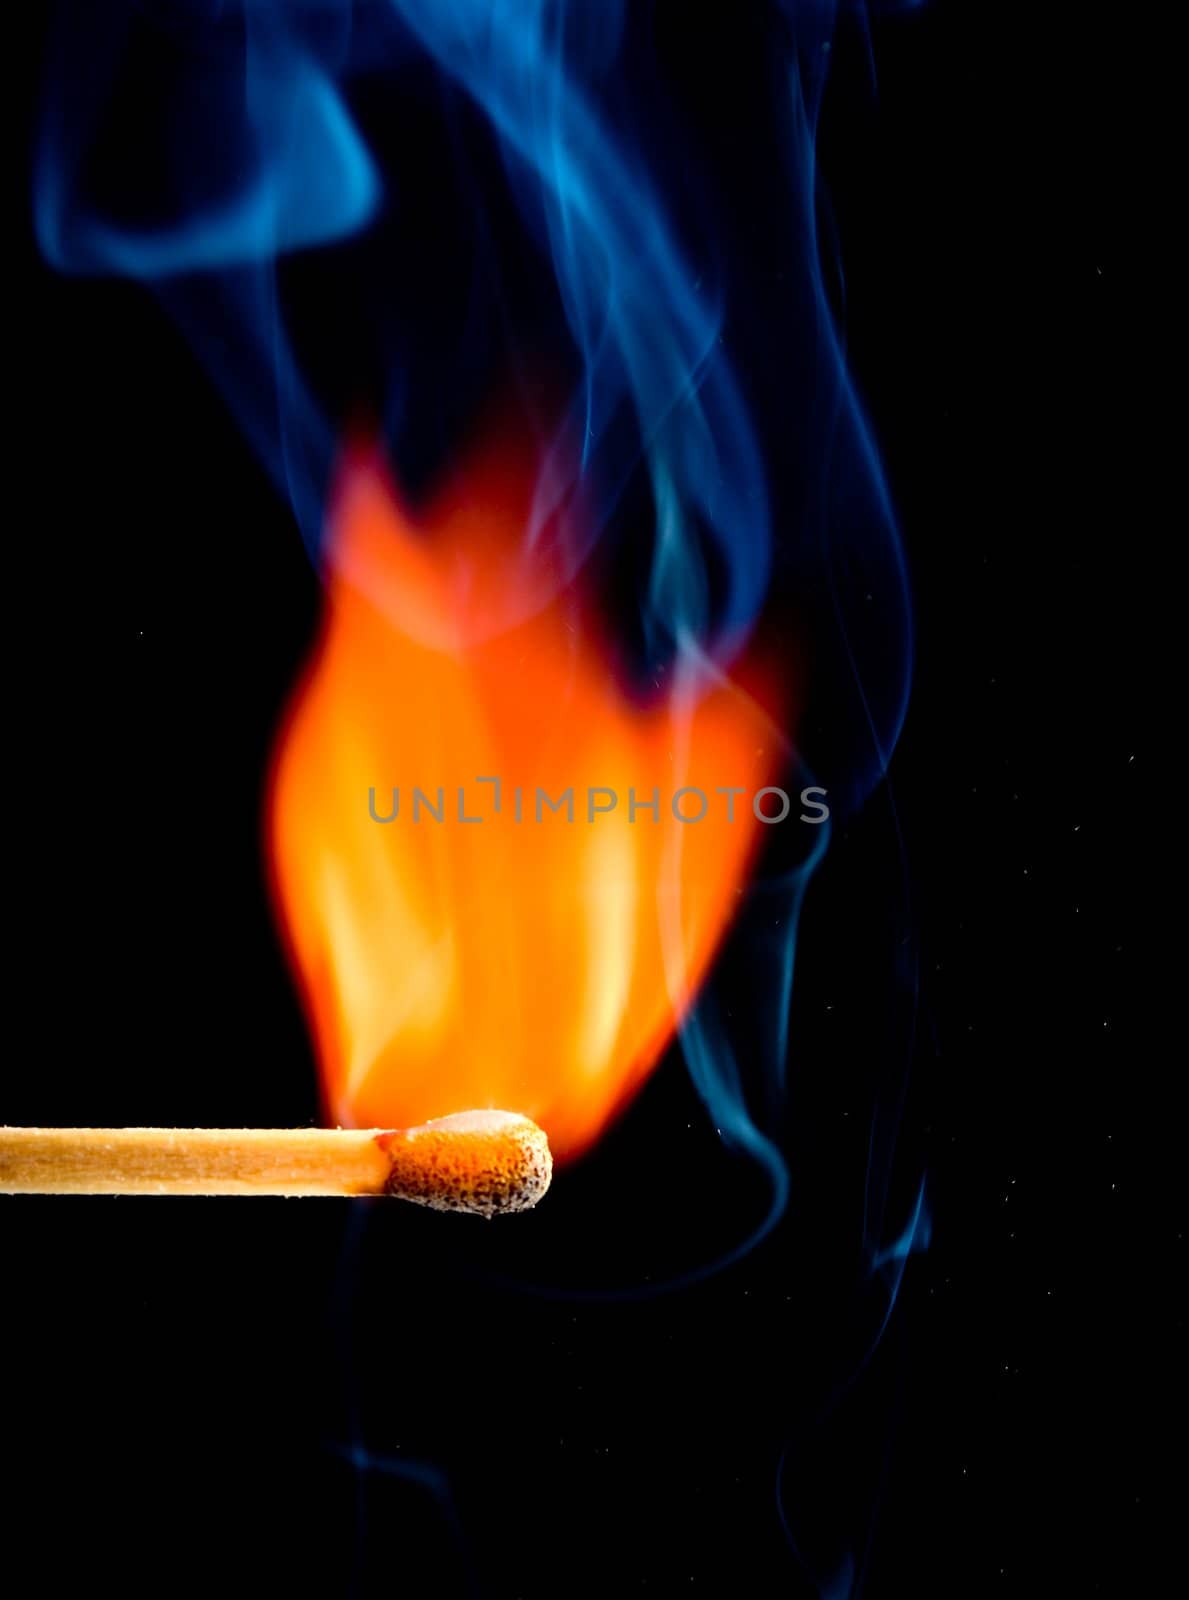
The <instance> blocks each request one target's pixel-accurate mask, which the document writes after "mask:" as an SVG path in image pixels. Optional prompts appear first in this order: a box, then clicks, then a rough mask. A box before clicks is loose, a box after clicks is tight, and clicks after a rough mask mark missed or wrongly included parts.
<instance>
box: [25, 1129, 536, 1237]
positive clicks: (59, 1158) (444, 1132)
mask: <svg viewBox="0 0 1189 1600" xmlns="http://www.w3.org/2000/svg"><path fill="white" fill-rule="evenodd" d="M551 1172H552V1162H551V1160H550V1155H549V1143H548V1140H547V1139H546V1137H545V1135H544V1133H543V1132H542V1131H541V1129H540V1128H538V1127H537V1125H536V1123H534V1122H532V1121H530V1120H529V1118H527V1117H522V1116H518V1115H515V1114H513V1113H510V1112H503V1111H475V1112H463V1113H460V1114H459V1115H456V1116H451V1117H442V1118H440V1119H439V1120H438V1121H436V1122H427V1123H423V1124H422V1125H421V1126H420V1127H417V1128H408V1129H403V1130H402V1129H393V1130H384V1129H375V1128H370V1129H368V1128H365V1129H355V1128H0V1193H6V1194H157V1195H164V1194H204V1195H396V1196H398V1197H399V1198H402V1199H407V1200H414V1201H416V1202H418V1203H419V1204H421V1205H428V1206H433V1207H435V1208H436V1209H439V1210H448V1211H470V1212H475V1213H478V1214H479V1215H482V1216H492V1215H494V1214H495V1213H496V1212H497V1211H523V1210H525V1209H527V1208H528V1207H529V1206H532V1205H534V1204H535V1203H536V1201H537V1200H538V1199H539V1198H540V1196H541V1195H542V1194H543V1193H544V1192H545V1190H546V1189H547V1188H548V1186H549V1179H550V1176H551Z"/></svg>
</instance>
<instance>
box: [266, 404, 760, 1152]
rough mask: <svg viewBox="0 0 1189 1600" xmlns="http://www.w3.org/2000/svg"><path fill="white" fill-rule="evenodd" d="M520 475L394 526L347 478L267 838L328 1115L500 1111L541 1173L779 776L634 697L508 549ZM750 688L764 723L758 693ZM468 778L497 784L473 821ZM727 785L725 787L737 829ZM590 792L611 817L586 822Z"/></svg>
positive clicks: (662, 1020)
mask: <svg viewBox="0 0 1189 1600" xmlns="http://www.w3.org/2000/svg"><path fill="white" fill-rule="evenodd" d="M533 478H534V472H533V470H532V463H531V462H530V461H529V459H528V457H527V454H526V452H524V450H523V449H521V448H519V447H518V446H517V444H516V443H515V442H514V441H513V442H510V441H508V440H507V439H506V438H502V437H500V436H499V435H493V436H492V437H491V438H490V439H489V440H488V442H487V444H486V445H484V446H482V447H481V448H480V449H479V450H478V451H477V452H475V454H474V456H473V457H472V459H471V460H470V462H469V464H468V467H467V470H466V472H465V474H464V475H462V476H461V477H460V478H459V479H458V480H457V481H456V482H455V483H454V484H453V485H452V486H451V487H450V488H449V489H448V490H446V491H444V492H443V493H442V494H441V495H440V496H439V498H438V500H437V501H436V502H435V503H434V504H433V505H432V506H431V507H430V508H429V510H428V511H427V512H425V513H423V514H421V515H420V516H419V517H418V519H417V520H416V521H414V520H413V518H412V517H411V516H410V515H409V514H408V513H407V512H406V510H405V509H404V508H403V507H402V506H401V504H400V501H399V499H398V497H397V495H396V492H395V490H394V488H393V486H392V484H391V482H390V480H389V478H388V477H387V475H386V474H385V472H384V470H383V468H382V466H381V465H380V464H379V462H378V460H377V459H376V458H375V457H374V456H373V455H370V454H368V453H366V452H363V451H358V450H357V451H354V452H351V453H350V454H349V456H348V458H347V462H346V465H345V467H344V471H343V477H342V482H341V485H340V490H339V493H338V495H337V498H336V503H335V510H334V512H333V515H332V520H331V526H330V532H329V538H328V557H327V568H328V583H327V597H326V609H325V617H324V623H323V628H322V632H321V636H320V639H319V641H318V643H317V645H316V647H315V650H314V652H313V657H312V660H311V662H310V664H309V667H308V669H307V671H306V673H305V675H304V677H303V679H302V681H301V683H300V684H299V686H298V688H297V691H296V693H295V696H294V699H293V702H292V704H291V706H290V709H289V713H288V716H287V717H286V719H285V723H284V726H283V728H282V730H281V734H280V737H279V740H278V745H277V750H276V754H275V762H274V768H273V779H272V785H271V792H270V797H269V813H268V823H269V844H270V851H271V863H270V864H271V869H272V879H273V887H274V896H275V900H276V903H277V908H278V912H279V915H280V918H281V921H282V924H283V927H284V930H285V934H286V938H287V945H288V950H289V954H290V958H291V960H292V963H293V965H294V967H295V970H296V973H297V976H298V979H299V983H300V986H301V990H302V994H303V999H304V1002H305V1007H306V1011H307V1014H308V1017H309V1021H310V1025H311V1027H312V1029H313V1033H314V1037H315V1041H316V1047H317V1053H318V1060H319V1068H320V1072H321V1074H322V1082H323V1089H324V1095H325V1100H326V1109H327V1113H328V1115H329V1116H330V1118H331V1119H332V1120H333V1121H335V1122H338V1123H342V1124H343V1125H346V1126H352V1125H353V1126H376V1127H408V1126H411V1125H413V1124H416V1123H421V1122H425V1121H428V1120H429V1119H431V1118H436V1117H442V1116H447V1115H449V1114H451V1113H454V1112H458V1111H463V1110H471V1109H484V1108H491V1107H499V1108H501V1109H503V1110H506V1111H518V1112H523V1113H524V1114H526V1115H527V1116H530V1117H532V1118H533V1119H534V1120H535V1121H536V1122H538V1123H539V1124H540V1125H541V1126H542V1127H543V1128H544V1129H545V1130H546V1132H547V1133H548V1135H549V1138H550V1142H551V1144H552V1146H553V1151H554V1154H555V1156H556V1157H557V1158H558V1159H559V1160H565V1159H566V1158H567V1157H572V1156H574V1155H576V1154H579V1153H580V1152H581V1151H582V1150H583V1149H584V1148H586V1147H587V1146H588V1145H589V1144H590V1143H591V1142H592V1141H593V1140H594V1139H595V1138H596V1137H597V1136H598V1134H599V1133H600V1131H601V1130H602V1129H603V1128H604V1127H605V1126H606V1124H607V1122H608V1121H609V1119H610V1118H611V1117H612V1116H613V1115H614V1114H615V1113H616V1111H617V1110H618V1109H619V1108H620V1107H621V1106H622V1105H623V1104H624V1103H625V1102H626V1100H627V1099H628V1098H629V1097H630V1095H631V1094H632V1093H633V1092H634V1091H635V1090H636V1089H637V1088H638V1087H639V1085H640V1084H641V1082H642V1081H643V1079H644V1077H645V1076H646V1075H647V1073H648V1072H649V1071H650V1070H651V1068H652V1067H653V1065H654V1064H655V1062H656V1061H657V1059H658V1057H659V1055H660V1054H661V1052H662V1050H663V1049H664V1046H665V1044H666V1043H667V1041H668V1039H669V1038H670V1036H671V1034H672V1031H673V1029H674V1027H675V1025H676V1023H677V1021H678V1019H679V1018H680V1016H681V1014H682V1012H683V1011H684V1010H685V1008H686V1007H687V1006H688V1004H689V1003H690V1001H691V999H692V997H693V995H694V993H695V992H696V989H697V985H698V983H699V982H700V981H701V979H702V977H703V976H704V974H705V970H706V967H707V964H708V962H709V960H710V958H711V956H712V955H713V952H714V949H715V947H716V945H717V943H718V940H719V938H720V937H721V935H722V932H723V930H724V929H725V927H726V924H727V922H728V920H729V918H730V916H731V914H732V911H733V909H734V907H735V905H736V903H737V898H738V895H739V893H740V892H741V888H742V884H743V880H744V875H745V872H746V869H747V864H748V861H749V859H750V856H751V854H752V852H753V850H754V847H755V843H756V835H757V832H758V826H757V823H756V821H755V819H754V816H753V812H752V806H751V795H752V793H754V791H755V790H756V789H758V788H760V787H762V786H763V785H764V784H766V783H769V782H770V781H772V777H771V775H772V773H773V771H774V770H775V768H776V766H777V764H778V763H779V761H780V759H781V756H782V751H781V749H780V747H779V745H780V741H779V736H778V735H777V734H776V733H775V731H774V729H773V725H772V723H771V721H770V720H769V717H768V715H767V714H766V712H765V711H764V710H762V709H761V707H760V705H759V703H758V700H757V698H755V697H754V695H753V693H749V692H745V690H744V689H743V688H742V687H741V685H740V684H739V683H731V682H726V681H719V682H717V683H714V684H713V685H711V686H710V687H706V686H705V685H702V686H700V687H699V691H698V693H697V694H696V695H695V694H694V693H693V692H692V690H691V688H690V685H689V684H688V682H687V683H686V684H685V685H684V686H682V685H678V686H675V687H673V688H672V689H671V690H670V691H669V692H667V693H659V694H658V696H657V697H656V698H654V699H653V700H651V701H650V702H649V703H648V704H647V705H646V706H641V705H640V704H638V703H636V702H635V701H634V700H633V698H632V696H631V695H630V694H628V693H627V692H626V691H625V690H624V688H623V687H622V685H621V684H620V683H619V682H618V681H617V680H616V678H615V675H614V673H613V672H612V670H611V665H610V657H609V652H608V650H607V648H606V644H605V640H604V638H603V637H602V635H601V634H600V631H599V630H598V628H597V627H596V626H595V625H594V624H593V622H592V618H591V615H590V612H589V609H588V608H587V607H586V606H585V604H584V602H583V598H582V595H581V593H580V592H579V590H578V588H577V587H576V586H575V585H572V584H571V585H566V584H563V583H560V582H559V580H558V578H557V574H556V572H555V571H554V570H553V567H552V558H551V556H550V554H549V551H548V550H546V549H544V548H538V549H537V550H536V551H535V552H534V550H533V548H532V547H531V544H529V545H528V546H526V541H525V540H524V537H523V531H524V527H525V523H526V520H527V518H528V515H529V501H530V493H531V486H532V482H533ZM750 687H751V688H752V690H757V689H758V690H760V692H761V693H762V694H765V695H766V697H767V698H769V700H771V698H772V696H771V685H770V684H766V685H761V684H760V680H759V677H758V675H755V674H753V681H752V683H751V685H750ZM481 777H486V778H498V779H499V780H500V782H499V811H498V814H497V812H496V810H495V803H496V785H495V784H494V783H477V781H476V780H477V779H478V778H481ZM728 786H730V787H737V788H740V789H743V790H745V791H746V793H744V794H740V795H738V796H737V797H736V799H735V802H734V821H733V822H732V821H729V820H728V809H729V807H728V799H727V797H726V796H725V795H723V794H721V793H719V792H717V791H718V790H719V789H720V788H723V787H728ZM683 787H694V788H699V789H701V790H702V791H703V792H704V793H705V794H706V795H707V796H708V800H709V805H708V809H707V813H706V816H705V817H704V818H703V819H702V820H701V821H698V822H690V823H685V824H683V823H681V822H679V821H677V820H676V818H675V817H674V815H673V811H672V805H671V799H672V795H673V794H674V792H675V791H677V790H678V789H681V788H683ZM415 788H419V789H420V790H421V791H422V794H423V795H424V796H425V797H427V799H428V801H429V802H430V804H431V805H432V806H433V808H434V810H436V809H437V806H438V802H439V794H438V791H439V790H441V805H442V820H441V821H437V820H436V819H435V816H434V814H433V812H432V811H431V810H430V809H429V807H428V806H427V805H426V804H425V803H424V802H423V801H419V802H417V805H416V815H415V814H414V801H415V796H414V789H415ZM370 789H374V790H375V791H376V803H375V810H376V814H377V815H378V816H387V815H388V814H389V813H390V811H391V809H392V794H393V790H394V789H396V790H398V791H399V812H398V815H397V817H396V819H395V820H394V821H393V822H390V823H377V822H376V821H375V820H373V818H372V816H371V814H370V811H369V798H368V796H369V790H370ZM592 789H596V790H599V791H610V792H611V793H613V794H614V795H615V796H616V804H615V808H614V809H613V810H607V811H604V810H599V811H597V812H596V813H595V814H594V816H593V818H592V817H591V814H590V812H589V810H588V806H589V803H590V794H589V791H590V790H592ZM460 790H461V791H462V800H461V802H460V798H459V791H460ZM517 790H519V791H520V799H519V803H518V802H517V795H516V791H517ZM632 790H634V791H635V795H636V798H637V801H639V802H645V801H650V800H651V799H652V797H653V791H654V790H656V791H658V799H659V805H658V808H657V810H658V813H659V816H658V818H657V819H656V820H654V815H653V812H652V810H651V808H649V809H644V807H643V804H641V805H639V806H638V807H637V809H636V814H635V818H634V820H632V818H631V817H630V816H629V791H632ZM538 791H541V792H543V794H544V795H547V796H548V797H549V800H551V801H553V802H555V803H556V802H557V801H558V800H559V797H564V796H565V795H566V794H567V792H568V791H572V792H573V821H569V820H568V807H567V806H566V804H565V803H564V801H563V803H562V804H561V806H560V808H559V809H558V810H556V811H554V810H551V809H550V807H549V805H548V804H546V803H544V802H543V801H542V802H540V810H539V811H538V803H539V802H538ZM595 804H596V805H597V806H606V805H608V804H609V800H608V796H607V794H605V793H600V794H598V795H596V796H595ZM699 806H700V802H699V800H698V799H697V797H696V796H693V795H691V796H688V797H686V800H685V802H684V808H685V809H686V811H687V812H689V813H690V814H693V813H696V812H697V811H698V809H699ZM518 810H519V814H520V820H519V821H518V820H517V811H518ZM474 816H481V817H482V821H479V822H473V821H465V820H462V819H463V818H464V817H474Z"/></svg>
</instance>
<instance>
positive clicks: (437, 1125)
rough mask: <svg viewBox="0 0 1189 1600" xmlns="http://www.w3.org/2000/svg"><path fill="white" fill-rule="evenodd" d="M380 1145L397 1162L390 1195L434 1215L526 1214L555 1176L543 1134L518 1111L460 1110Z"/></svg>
mask: <svg viewBox="0 0 1189 1600" xmlns="http://www.w3.org/2000/svg"><path fill="white" fill-rule="evenodd" d="M378 1142H379V1144H380V1146H381V1148H382V1149H383V1150H384V1151H385V1152H386V1153H387V1155H388V1156H389V1158H390V1159H391V1162H392V1170H391V1173H390V1175H389V1178H388V1183H387V1192H388V1193H389V1194H393V1195H399V1196H400V1197H401V1198H402V1199H405V1200H415V1201H417V1202H418V1203H419V1204H420V1205H426V1206H432V1207H433V1209H434V1210H435V1211H469V1212H471V1213H473V1214H474V1215H476V1216H481V1217H494V1216H496V1215H497V1214H499V1213H503V1212H511V1211H528V1210H529V1209H531V1207H533V1206H535V1205H536V1203H537V1201H538V1200H539V1199H540V1198H541V1196H542V1195H543V1194H544V1193H545V1191H546V1189H548V1187H549V1181H550V1179H551V1178H552V1176H553V1157H552V1155H551V1153H550V1150H549V1140H548V1138H547V1137H546V1135H545V1132H544V1130H543V1129H541V1128H538V1126H537V1124H536V1123H535V1122H533V1121H532V1120H531V1118H529V1117H522V1116H520V1115H519V1114H518V1113H516V1112H513V1111H460V1112H458V1113H457V1114H456V1115H455V1116H452V1117H439V1118H437V1119H436V1120H435V1121H433V1122H424V1123H422V1124H421V1126H420V1127H417V1128H403V1129H401V1130H399V1131H398V1132H394V1133H385V1134H381V1135H380V1137H379V1140H378Z"/></svg>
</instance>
